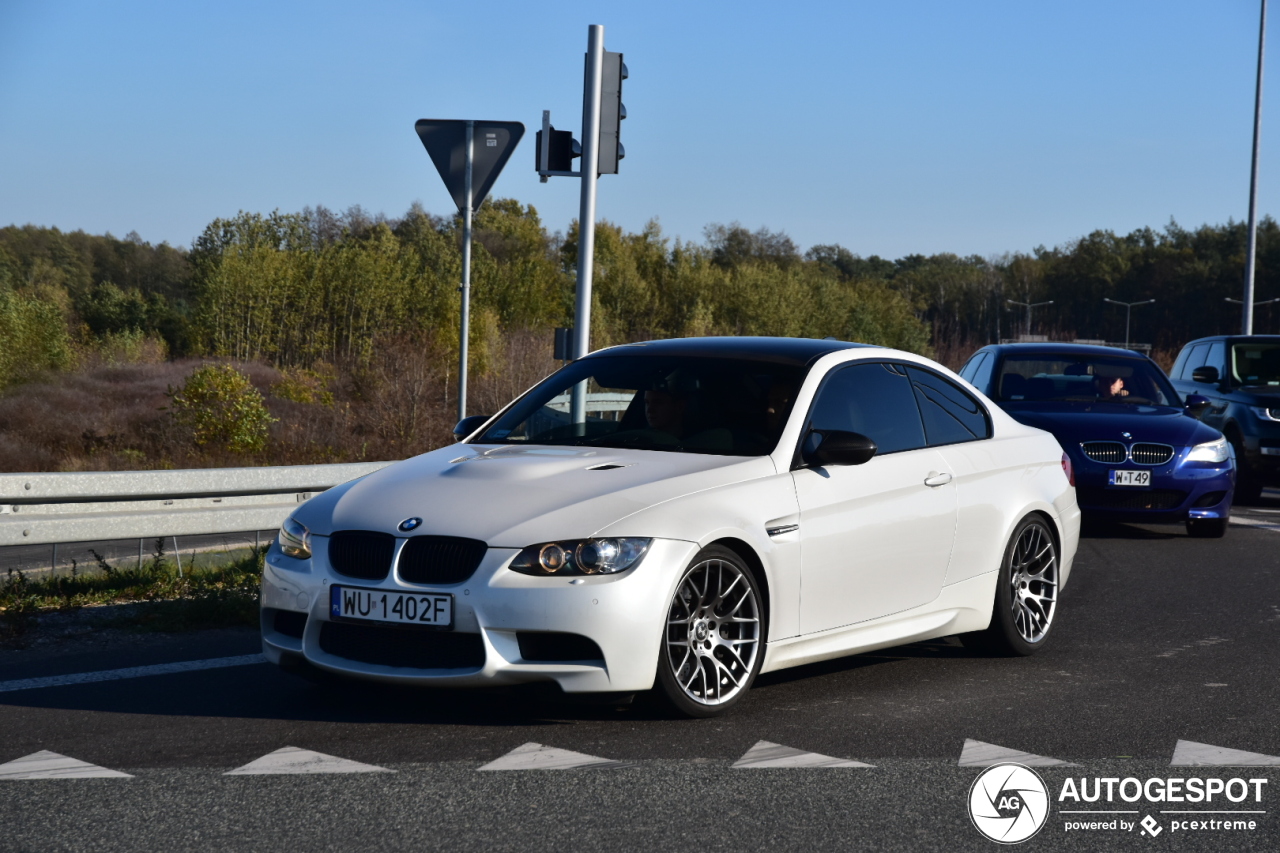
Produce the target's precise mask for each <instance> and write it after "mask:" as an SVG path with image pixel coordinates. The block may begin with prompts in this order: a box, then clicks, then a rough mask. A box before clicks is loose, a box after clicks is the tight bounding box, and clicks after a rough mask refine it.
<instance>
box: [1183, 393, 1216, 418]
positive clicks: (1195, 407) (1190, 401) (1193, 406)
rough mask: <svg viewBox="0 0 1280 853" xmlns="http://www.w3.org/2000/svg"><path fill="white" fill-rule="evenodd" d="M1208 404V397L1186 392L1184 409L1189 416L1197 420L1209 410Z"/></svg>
mask: <svg viewBox="0 0 1280 853" xmlns="http://www.w3.org/2000/svg"><path fill="white" fill-rule="evenodd" d="M1210 405H1211V404H1210V402H1209V398H1208V397H1202V396H1201V395H1199V394H1188V395H1187V401H1186V409H1185V411H1186V413H1187V414H1188V415H1190V416H1191V417H1193V418H1195V419H1196V420H1199V419H1200V416H1201V415H1203V414H1204V413H1205V412H1207V411H1208V410H1209V406H1210Z"/></svg>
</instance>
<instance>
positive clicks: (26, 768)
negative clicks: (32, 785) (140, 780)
mask: <svg viewBox="0 0 1280 853" xmlns="http://www.w3.org/2000/svg"><path fill="white" fill-rule="evenodd" d="M132 778H133V777H132V776H130V775H129V774H128V773H121V772H120V771H119V770H108V769H107V768H105V767H99V766H98V765H96V764H90V763H89V762H87V761H81V760H79V759H78V758H68V757H67V756H65V755H59V754H58V753H56V752H50V751H49V750H47V749H42V750H40V751H39V752H33V753H31V754H30V755H24V756H23V757H22V758H15V759H14V760H13V761H10V762H8V763H7V764H0V780H6V779H13V780H17V779H132Z"/></svg>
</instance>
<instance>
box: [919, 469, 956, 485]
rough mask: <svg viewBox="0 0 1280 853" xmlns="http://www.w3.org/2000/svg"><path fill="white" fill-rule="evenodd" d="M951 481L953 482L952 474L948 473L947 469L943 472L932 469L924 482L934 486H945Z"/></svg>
mask: <svg viewBox="0 0 1280 853" xmlns="http://www.w3.org/2000/svg"><path fill="white" fill-rule="evenodd" d="M950 482H951V475H950V474H948V473H946V472H945V471H944V472H942V473H941V474H939V473H938V472H937V471H930V472H929V476H928V477H925V478H924V484H925V485H926V486H931V487H934V488H936V487H938V486H945V485H946V484H947V483H950Z"/></svg>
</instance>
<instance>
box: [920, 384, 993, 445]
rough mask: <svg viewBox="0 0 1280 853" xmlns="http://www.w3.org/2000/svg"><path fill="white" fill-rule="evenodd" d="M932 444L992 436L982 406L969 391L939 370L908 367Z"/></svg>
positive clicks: (953, 442) (927, 436)
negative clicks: (933, 371)
mask: <svg viewBox="0 0 1280 853" xmlns="http://www.w3.org/2000/svg"><path fill="white" fill-rule="evenodd" d="M906 370H907V376H908V377H910V379H911V387H912V389H913V390H914V391H915V395H916V403H917V404H918V405H919V406H920V416H921V418H922V419H923V420H924V432H925V437H926V438H927V439H928V441H929V444H930V445H933V446H937V445H940V444H958V443H959V442H962V441H975V440H977V439H981V438H989V437H990V436H991V424H990V422H989V421H988V420H987V412H986V410H985V409H983V408H982V405H981V404H980V403H979V402H978V401H977V400H975V399H974V398H973V397H972V396H971V395H970V394H969V393H968V392H966V391H964V390H962V389H961V388H960V387H959V386H957V385H956V384H955V383H953V382H950V381H948V380H947V379H944V378H943V377H941V376H939V375H938V374H936V373H932V372H930V371H927V370H921V369H920V368H918V367H907V368H906Z"/></svg>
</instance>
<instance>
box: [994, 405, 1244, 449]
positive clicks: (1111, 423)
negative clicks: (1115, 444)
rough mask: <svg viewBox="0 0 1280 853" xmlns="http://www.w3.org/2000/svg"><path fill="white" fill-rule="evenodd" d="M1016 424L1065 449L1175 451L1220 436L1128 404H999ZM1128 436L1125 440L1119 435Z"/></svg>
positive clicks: (1162, 410)
mask: <svg viewBox="0 0 1280 853" xmlns="http://www.w3.org/2000/svg"><path fill="white" fill-rule="evenodd" d="M1000 407H1001V408H1002V409H1004V410H1005V411H1006V412H1008V413H1009V415H1010V416H1011V417H1012V418H1013V419H1014V420H1016V421H1018V422H1019V423H1023V424H1026V425H1027V426H1032V427H1036V428H1038V429H1042V430H1046V431H1048V432H1051V433H1053V435H1054V437H1055V438H1057V439H1058V443H1059V444H1061V445H1062V446H1063V447H1064V448H1067V447H1071V446H1078V445H1079V443H1080V442H1082V441H1125V442H1128V441H1131V440H1132V441H1151V442H1158V443H1161V444H1171V445H1173V446H1174V447H1185V446H1187V445H1194V444H1201V443H1203V442H1206V441H1213V440H1214V439H1216V438H1218V436H1220V435H1221V433H1219V432H1218V431H1217V430H1216V429H1214V428H1213V427H1211V426H1209V425H1208V424H1204V423H1201V422H1200V421H1198V420H1196V419H1195V418H1192V417H1188V416H1187V415H1185V414H1183V411H1182V409H1175V408H1172V407H1170V406H1142V405H1134V404H1129V403H1104V402H1088V403H1085V402H1066V401H1063V402H1043V403H1023V402H1017V401H1006V402H1003V403H1001V404H1000ZM1125 432H1127V433H1129V434H1130V435H1131V436H1133V438H1132V439H1126V438H1125V437H1124V436H1123V435H1122V433H1125Z"/></svg>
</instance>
